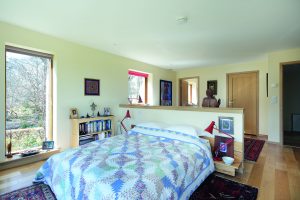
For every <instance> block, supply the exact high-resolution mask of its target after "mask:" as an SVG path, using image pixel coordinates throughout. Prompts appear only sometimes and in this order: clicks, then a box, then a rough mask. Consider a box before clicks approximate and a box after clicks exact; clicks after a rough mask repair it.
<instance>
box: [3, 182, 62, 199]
mask: <svg viewBox="0 0 300 200" xmlns="http://www.w3.org/2000/svg"><path fill="white" fill-rule="evenodd" d="M16 199H17V200H56V198H55V196H54V194H53V193H52V191H51V189H50V187H49V186H48V185H45V184H35V185H31V186H29V187H25V188H22V189H19V190H15V191H13V192H10V193H6V194H3V195H1V196H0V200H16Z"/></svg>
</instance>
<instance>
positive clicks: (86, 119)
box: [71, 115, 113, 123]
mask: <svg viewBox="0 0 300 200" xmlns="http://www.w3.org/2000/svg"><path fill="white" fill-rule="evenodd" d="M112 117H113V115H107V116H100V117H90V118H76V119H71V120H72V121H75V122H76V123H87V122H92V121H98V120H99V121H100V120H111V119H112Z"/></svg>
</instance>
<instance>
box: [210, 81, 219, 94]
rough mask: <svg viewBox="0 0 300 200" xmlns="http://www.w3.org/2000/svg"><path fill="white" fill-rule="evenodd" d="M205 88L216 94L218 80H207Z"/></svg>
mask: <svg viewBox="0 0 300 200" xmlns="http://www.w3.org/2000/svg"><path fill="white" fill-rule="evenodd" d="M207 89H211V90H212V91H213V92H214V93H213V94H214V95H217V94H218V81H217V80H213V81H207Z"/></svg>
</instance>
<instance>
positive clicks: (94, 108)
mask: <svg viewBox="0 0 300 200" xmlns="http://www.w3.org/2000/svg"><path fill="white" fill-rule="evenodd" d="M90 107H91V110H92V112H93V114H92V117H95V110H96V107H97V105H96V104H95V103H94V102H93V103H92V105H90Z"/></svg>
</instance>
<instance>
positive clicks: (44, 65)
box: [5, 46, 52, 153]
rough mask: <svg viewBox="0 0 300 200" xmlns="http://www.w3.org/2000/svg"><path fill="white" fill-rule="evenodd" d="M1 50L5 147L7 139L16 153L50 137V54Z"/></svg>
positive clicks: (37, 145)
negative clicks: (4, 57)
mask: <svg viewBox="0 0 300 200" xmlns="http://www.w3.org/2000/svg"><path fill="white" fill-rule="evenodd" d="M5 50H6V54H5V56H6V79H5V81H6V115H5V116H6V117H5V121H6V127H5V129H6V131H5V142H6V145H5V146H6V148H7V144H9V143H10V142H11V143H12V153H19V152H22V151H24V150H29V149H33V148H39V147H41V146H42V142H43V141H44V140H46V139H48V140H49V139H52V55H49V54H44V53H39V52H35V51H30V50H26V49H20V48H16V47H11V46H6V49H5ZM6 152H7V149H6Z"/></svg>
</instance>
